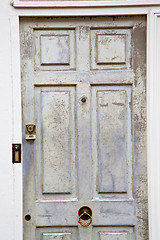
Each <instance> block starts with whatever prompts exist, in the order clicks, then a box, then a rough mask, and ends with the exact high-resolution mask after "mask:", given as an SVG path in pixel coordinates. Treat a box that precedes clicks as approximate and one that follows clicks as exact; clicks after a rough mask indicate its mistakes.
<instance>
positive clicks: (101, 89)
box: [92, 85, 133, 197]
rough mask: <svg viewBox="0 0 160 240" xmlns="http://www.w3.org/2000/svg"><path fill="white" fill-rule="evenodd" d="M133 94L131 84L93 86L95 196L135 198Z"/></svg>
mask: <svg viewBox="0 0 160 240" xmlns="http://www.w3.org/2000/svg"><path fill="white" fill-rule="evenodd" d="M131 93H132V88H131V85H128V86H122V85H119V86H94V87H92V105H93V107H92V124H93V127H92V131H93V141H92V144H93V149H94V150H93V151H94V152H93V165H94V172H93V175H94V183H93V188H94V189H95V186H96V187H97V189H95V195H96V192H97V194H102V195H103V196H105V197H107V194H112V193H114V194H125V197H126V195H127V194H128V196H130V197H132V176H133V175H132V171H133V169H132V163H133V159H132V151H133V147H132V137H131V136H132V127H131V126H132V115H131V114H132V113H131V106H132V102H131ZM96 146H97V147H96ZM95 197H96V196H95Z"/></svg>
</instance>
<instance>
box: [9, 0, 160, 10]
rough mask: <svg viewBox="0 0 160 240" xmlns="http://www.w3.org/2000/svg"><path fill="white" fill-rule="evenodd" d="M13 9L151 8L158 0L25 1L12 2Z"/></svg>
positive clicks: (159, 1) (159, 3) (159, 2)
mask: <svg viewBox="0 0 160 240" xmlns="http://www.w3.org/2000/svg"><path fill="white" fill-rule="evenodd" d="M12 5H13V6H14V7H38V8H40V7H91V6H94V7H99V6H101V7H105V6H109V7H115V6H121V7H122V6H151V5H152V6H153V5H155V6H156V5H160V0H148V1H146V0H135V1H131V0H126V1H121V0H118V1H110V0H109V1H107V0H106V1H98V0H97V1H72V0H71V1H54V0H52V1H45V0H40V1H36V0H35V1H34V0H31V1H25V0H14V1H13V2H12Z"/></svg>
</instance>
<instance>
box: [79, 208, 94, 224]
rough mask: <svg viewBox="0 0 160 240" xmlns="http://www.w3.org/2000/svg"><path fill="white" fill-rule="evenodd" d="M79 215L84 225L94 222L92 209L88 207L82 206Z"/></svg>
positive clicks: (80, 221)
mask: <svg viewBox="0 0 160 240" xmlns="http://www.w3.org/2000/svg"><path fill="white" fill-rule="evenodd" d="M78 215H79V221H78V222H79V223H80V224H81V225H82V226H83V227H87V226H89V225H90V224H91V223H92V210H91V209H90V208H89V207H87V206H84V207H81V208H80V209H79V211H78Z"/></svg>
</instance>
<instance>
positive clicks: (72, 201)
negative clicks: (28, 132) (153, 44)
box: [20, 16, 148, 240]
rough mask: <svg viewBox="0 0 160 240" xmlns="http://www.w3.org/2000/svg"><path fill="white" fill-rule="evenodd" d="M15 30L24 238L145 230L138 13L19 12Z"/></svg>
mask: <svg viewBox="0 0 160 240" xmlns="http://www.w3.org/2000/svg"><path fill="white" fill-rule="evenodd" d="M20 33H21V66H22V96H23V109H22V110H23V139H24V141H23V179H24V184H23V185H24V216H25V215H26V214H30V215H31V217H32V218H31V220H30V221H28V222H27V221H26V220H24V239H25V240H31V239H32V240H34V239H37V240H39V239H40V240H42V239H43V240H62V239H63V240H70V239H72V240H76V239H80V240H82V239H83V240H84V239H86V240H91V239H95V240H98V239H100V240H135V239H136V240H148V217H147V159H146V79H145V78H146V72H145V52H146V49H145V47H146V21H145V17H141V16H139V17H108V18H107V17H105V18H98V17H97V18H22V19H21V26H20ZM82 98H86V102H82V101H81V100H82ZM27 123H35V124H36V126H37V129H36V131H37V136H36V140H35V141H26V140H25V124H27ZM85 205H87V206H89V207H90V208H91V209H92V211H93V221H92V224H91V225H90V226H89V227H82V226H81V225H80V224H79V223H78V210H79V208H80V207H82V206H85Z"/></svg>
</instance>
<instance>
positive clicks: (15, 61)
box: [10, 16, 23, 240]
mask: <svg viewBox="0 0 160 240" xmlns="http://www.w3.org/2000/svg"><path fill="white" fill-rule="evenodd" d="M10 27H11V42H12V44H11V59H12V126H13V131H12V133H13V134H12V143H22V121H21V120H22V116H21V75H20V44H19V43H20V39H19V17H18V16H12V17H11V18H10ZM13 176H14V179H13V184H14V186H13V191H14V226H13V227H14V239H17V240H20V239H22V238H23V219H22V215H23V212H22V210H23V197H22V190H23V184H22V180H23V177H22V164H14V165H13Z"/></svg>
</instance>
